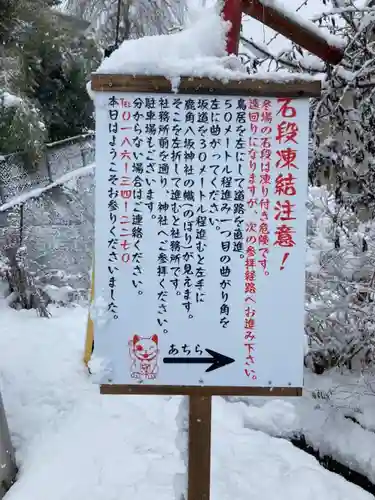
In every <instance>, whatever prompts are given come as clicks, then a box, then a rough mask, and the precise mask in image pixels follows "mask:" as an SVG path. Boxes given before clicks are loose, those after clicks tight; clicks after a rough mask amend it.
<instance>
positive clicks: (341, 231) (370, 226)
mask: <svg viewBox="0 0 375 500" xmlns="http://www.w3.org/2000/svg"><path fill="white" fill-rule="evenodd" d="M308 210H309V216H308V228H307V231H308V234H307V242H308V253H307V270H306V272H307V289H306V291H307V297H306V319H307V320H306V329H307V334H308V336H309V343H310V352H309V355H308V356H307V363H308V364H309V365H310V366H311V367H312V368H313V369H314V370H315V371H317V372H322V371H324V370H325V369H328V368H330V367H332V366H343V365H345V364H346V365H349V366H350V365H351V363H352V361H353V360H358V361H360V363H361V366H362V367H364V366H368V365H369V364H371V363H373V361H374V354H375V337H374V329H375V302H374V280H375V247H374V245H373V243H372V241H374V237H375V224H374V222H373V221H372V220H371V221H369V222H367V223H361V222H360V221H359V220H358V219H357V217H356V216H355V215H354V214H353V213H350V211H348V210H346V209H345V208H344V207H342V206H341V205H340V204H337V203H336V202H335V198H334V195H333V194H330V193H329V191H328V189H327V188H323V187H322V188H317V187H312V188H310V190H309V200H308Z"/></svg>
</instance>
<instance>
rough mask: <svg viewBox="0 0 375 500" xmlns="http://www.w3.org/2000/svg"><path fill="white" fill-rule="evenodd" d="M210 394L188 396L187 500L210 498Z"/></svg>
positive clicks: (205, 499)
mask: <svg viewBox="0 0 375 500" xmlns="http://www.w3.org/2000/svg"><path fill="white" fill-rule="evenodd" d="M211 406H212V397H211V396H203V395H202V396H199V395H194V396H190V397H189V467H188V500H210V482H211Z"/></svg>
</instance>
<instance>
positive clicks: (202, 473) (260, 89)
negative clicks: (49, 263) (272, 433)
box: [91, 74, 321, 500]
mask: <svg viewBox="0 0 375 500" xmlns="http://www.w3.org/2000/svg"><path fill="white" fill-rule="evenodd" d="M91 87H92V90H93V91H95V92H141V93H147V92H155V93H170V92H172V88H171V82H170V80H168V79H167V78H165V77H162V76H131V75H120V74H93V75H92V77H91ZM178 93H179V94H211V95H215V94H216V95H231V96H233V95H249V96H259V97H260V96H261V97H291V98H309V97H319V96H320V94H321V83H320V81H316V80H311V81H307V80H302V79H298V78H295V79H290V80H286V81H275V80H261V79H257V78H254V79H251V78H250V77H249V78H247V79H244V80H233V81H228V83H223V82H221V81H219V80H211V79H209V78H189V77H184V78H181V80H180V82H179V88H178ZM100 392H101V394H106V395H108V394H112V395H168V396H178V395H184V396H189V467H188V500H209V498H210V472H211V403H212V401H211V400H212V396H276V397H285V396H289V397H290V396H292V397H293V396H294V397H296V396H301V395H302V388H301V387H250V386H249V387H227V386H224V387H208V386H202V387H200V386H168V385H146V384H137V385H112V384H103V385H101V386H100Z"/></svg>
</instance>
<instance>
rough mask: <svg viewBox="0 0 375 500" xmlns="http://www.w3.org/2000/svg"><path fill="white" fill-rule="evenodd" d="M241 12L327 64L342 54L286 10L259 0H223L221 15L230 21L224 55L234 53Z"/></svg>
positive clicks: (338, 48)
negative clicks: (283, 10)
mask: <svg viewBox="0 0 375 500" xmlns="http://www.w3.org/2000/svg"><path fill="white" fill-rule="evenodd" d="M242 13H244V14H248V15H249V16H250V17H253V18H254V19H256V20H257V21H260V22H261V23H263V24H265V25H266V26H268V27H269V28H272V29H273V30H275V31H277V32H278V33H280V34H281V35H284V36H285V37H286V38H288V39H289V40H291V41H293V42H295V43H296V44H297V45H300V46H301V47H303V48H304V49H306V50H308V51H309V52H311V53H312V54H314V55H316V56H318V57H319V58H320V59H323V60H324V61H326V62H327V63H330V64H338V63H339V62H340V61H341V60H342V58H343V56H344V50H343V49H342V48H340V47H337V46H335V45H330V44H329V42H328V41H327V39H326V38H325V37H323V36H320V35H319V33H318V32H317V30H313V29H311V28H309V26H308V25H300V24H299V23H298V22H297V20H296V19H294V18H293V17H292V16H289V15H288V14H287V13H286V12H281V11H280V10H279V9H277V8H276V7H272V6H271V5H264V4H263V3H262V2H261V0H225V3H224V8H223V17H224V19H225V20H226V21H230V22H231V23H232V26H231V29H230V30H229V32H228V39H227V52H228V54H238V46H239V40H240V29H241V19H242Z"/></svg>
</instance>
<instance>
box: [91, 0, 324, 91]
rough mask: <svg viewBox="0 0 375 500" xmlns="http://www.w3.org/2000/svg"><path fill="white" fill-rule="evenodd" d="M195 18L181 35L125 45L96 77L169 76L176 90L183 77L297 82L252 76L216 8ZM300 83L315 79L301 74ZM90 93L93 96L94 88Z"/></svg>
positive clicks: (265, 75)
mask: <svg viewBox="0 0 375 500" xmlns="http://www.w3.org/2000/svg"><path fill="white" fill-rule="evenodd" d="M197 14H198V15H197ZM194 17H195V19H194V18H191V19H190V23H189V25H187V26H186V27H185V28H184V29H182V30H181V31H179V32H177V33H173V34H169V35H157V36H145V37H143V38H139V39H136V40H126V41H124V42H123V43H122V44H121V45H120V47H119V48H118V49H117V50H115V51H114V52H113V53H112V54H111V55H110V57H108V58H106V59H104V61H103V62H102V63H101V65H100V66H99V68H98V69H97V70H96V73H98V74H125V75H150V76H151V75H154V76H156V75H158V76H165V77H167V78H169V79H170V80H171V81H172V88H173V89H174V90H176V89H177V87H178V84H179V77H181V76H192V77H208V78H215V79H219V80H222V81H228V80H238V79H242V80H243V79H244V78H252V79H254V78H258V79H265V80H272V81H275V80H276V81H280V80H281V81H285V80H291V79H295V78H296V75H293V74H291V73H281V72H278V73H270V72H267V73H257V74H256V75H249V74H248V73H247V71H246V68H245V66H244V65H243V64H242V63H241V61H240V59H239V58H237V57H236V56H233V55H232V56H228V55H227V53H226V35H227V31H228V28H229V23H228V22H226V21H224V20H223V19H222V18H221V17H220V15H219V13H218V12H217V9H216V7H215V6H214V7H212V8H209V9H200V10H199V11H197V12H196V13H195V16H194ZM298 79H304V80H312V79H314V78H312V77H311V76H310V75H300V74H299V75H298ZM87 90H88V92H89V94H90V95H91V96H92V91H91V85H90V84H88V86H87Z"/></svg>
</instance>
